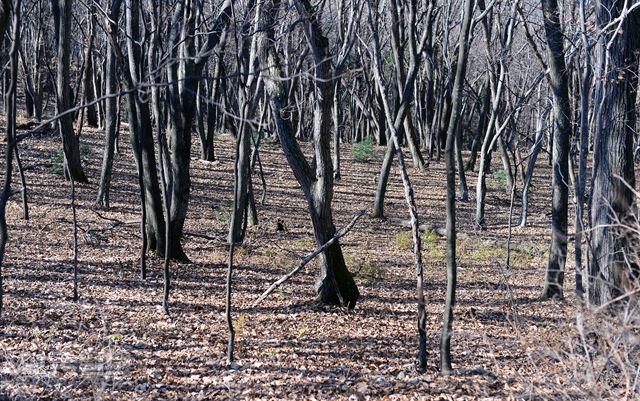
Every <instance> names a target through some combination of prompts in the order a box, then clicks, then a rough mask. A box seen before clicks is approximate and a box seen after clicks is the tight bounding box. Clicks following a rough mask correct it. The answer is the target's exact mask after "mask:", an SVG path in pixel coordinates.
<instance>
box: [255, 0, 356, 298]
mask: <svg viewBox="0 0 640 401" xmlns="http://www.w3.org/2000/svg"><path fill="white" fill-rule="evenodd" d="M263 4H264V9H265V10H264V12H263V13H262V14H261V16H260V18H259V27H260V28H261V29H258V30H257V32H260V34H259V42H258V46H257V49H260V57H259V58H260V66H261V69H262V70H264V71H266V75H265V77H264V86H265V90H266V92H267V95H268V96H269V98H270V103H271V108H272V111H273V117H274V120H275V126H276V132H277V134H278V138H279V140H280V145H281V146H282V150H283V152H284V154H285V157H286V158H287V161H288V163H289V165H290V167H291V169H292V171H293V174H294V176H295V177H296V179H297V181H298V183H299V184H300V186H301V187H302V190H303V192H304V194H305V197H306V198H307V203H308V210H309V214H310V216H311V222H312V224H313V229H314V234H315V237H316V243H317V244H318V246H321V245H323V244H324V243H325V242H327V241H329V240H330V239H331V238H333V236H334V235H335V232H336V230H335V226H334V224H333V215H332V210H331V201H332V198H333V166H332V163H331V151H330V149H331V148H330V146H331V106H332V103H333V88H334V86H333V83H332V80H331V78H332V74H331V72H332V71H331V58H329V57H327V47H328V41H327V39H326V38H325V37H324V36H323V34H322V30H321V29H320V26H319V24H318V21H316V19H315V16H314V14H313V13H312V12H311V6H310V4H309V3H308V2H307V1H305V0H301V1H300V2H296V8H297V9H298V12H299V13H300V14H301V17H302V20H303V21H304V23H303V25H304V27H305V36H306V37H307V41H308V42H309V46H310V47H311V48H312V49H313V54H314V61H315V77H316V85H317V87H318V92H319V93H318V102H317V104H316V109H315V110H314V125H313V126H314V129H313V141H314V156H315V160H316V163H315V171H314V169H313V168H312V166H311V165H310V164H309V162H308V161H307V159H306V158H305V156H304V154H303V153H302V150H301V149H300V146H299V144H298V142H297V141H296V139H295V131H294V128H293V126H292V122H291V120H290V119H285V118H284V117H283V114H282V110H283V108H284V107H285V106H286V98H287V96H286V92H285V88H284V84H283V80H282V78H281V77H280V71H282V70H281V68H280V59H279V57H278V55H277V53H276V52H275V49H274V48H273V47H272V46H268V45H266V44H265V42H268V41H271V40H273V37H274V35H275V33H274V28H273V25H274V21H275V16H276V14H277V12H278V9H279V7H280V0H265V1H264V3H263ZM319 265H320V266H319V267H320V276H319V279H318V282H317V284H316V291H317V294H318V299H319V300H320V301H321V302H324V303H342V304H343V305H346V306H348V307H349V308H354V307H355V305H356V302H357V300H358V298H359V296H360V294H359V292H358V288H357V286H356V284H355V281H354V280H353V277H352V275H351V273H350V272H349V271H348V270H347V267H346V264H345V261H344V257H343V255H342V248H341V247H340V244H339V242H338V241H336V242H335V243H334V244H333V245H331V246H330V247H329V248H327V249H326V250H325V252H324V253H323V255H321V256H320V259H319Z"/></svg>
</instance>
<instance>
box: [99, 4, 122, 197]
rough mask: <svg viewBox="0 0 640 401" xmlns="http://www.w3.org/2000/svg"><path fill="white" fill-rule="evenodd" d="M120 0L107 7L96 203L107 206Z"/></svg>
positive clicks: (114, 129) (115, 114) (115, 129)
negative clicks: (102, 131)
mask: <svg viewBox="0 0 640 401" xmlns="http://www.w3.org/2000/svg"><path fill="white" fill-rule="evenodd" d="M121 3H122V0H113V1H112V2H111V4H110V8H109V11H108V12H109V18H110V20H111V21H112V23H110V24H109V26H108V30H109V33H108V35H109V37H110V38H111V40H107V56H106V58H107V66H106V67H107V68H106V71H105V95H106V96H108V97H107V99H106V100H105V120H104V122H105V126H104V127H105V128H104V132H105V143H104V150H103V154H102V169H101V171H100V184H99V187H98V197H97V199H96V203H97V204H99V205H101V206H103V207H109V192H110V187H111V172H112V170H113V156H114V151H115V144H116V134H117V132H118V128H119V127H118V126H117V124H118V112H119V107H118V100H119V96H115V95H116V93H117V92H118V87H119V85H118V78H117V69H118V67H117V64H116V63H117V58H116V54H115V50H114V49H113V46H115V45H117V43H118V42H117V39H118V19H119V17H120V5H121Z"/></svg>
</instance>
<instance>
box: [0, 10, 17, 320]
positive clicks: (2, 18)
mask: <svg viewBox="0 0 640 401" xmlns="http://www.w3.org/2000/svg"><path fill="white" fill-rule="evenodd" d="M15 5H16V9H17V10H18V12H16V13H14V15H13V26H12V27H13V29H12V31H13V44H12V46H11V50H10V53H9V54H10V56H9V58H10V79H11V83H10V85H9V90H8V91H7V93H6V96H7V97H6V98H5V103H6V106H7V107H6V112H7V132H6V138H7V139H6V142H7V143H6V148H7V150H6V156H5V173H4V183H3V185H2V192H0V315H2V306H3V298H4V290H3V285H2V264H3V262H4V254H5V249H6V245H7V241H8V239H9V238H8V235H9V234H8V230H7V219H6V214H7V213H6V212H7V201H8V200H9V197H10V196H11V175H12V172H13V166H12V161H13V150H14V148H15V145H16V137H15V135H16V86H17V83H18V46H19V43H20V34H19V32H20V13H19V10H20V7H21V6H20V0H17V1H16V3H15ZM10 10H11V5H10V3H9V0H1V1H0V42H3V41H4V33H5V30H6V29H7V25H8V24H9V15H10ZM6 75H9V74H6Z"/></svg>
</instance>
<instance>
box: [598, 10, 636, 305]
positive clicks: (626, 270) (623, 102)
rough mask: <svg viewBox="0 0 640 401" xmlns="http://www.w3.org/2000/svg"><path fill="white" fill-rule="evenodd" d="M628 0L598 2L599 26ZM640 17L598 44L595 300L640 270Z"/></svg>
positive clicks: (629, 18)
mask: <svg viewBox="0 0 640 401" xmlns="http://www.w3.org/2000/svg"><path fill="white" fill-rule="evenodd" d="M626 4H627V3H626V2H625V1H624V0H601V1H599V2H598V3H597V7H596V9H597V21H598V26H599V27H600V28H601V29H602V28H604V27H605V26H607V24H609V23H610V22H611V21H612V20H615V19H616V18H618V17H620V16H621V12H622V11H623V7H624V5H626ZM639 19H640V16H638V12H637V11H635V12H634V13H633V14H630V15H626V16H624V15H622V21H621V22H620V23H619V25H618V23H615V27H614V28H610V29H608V30H607V31H606V32H604V33H603V34H602V35H601V36H600V37H599V40H598V45H597V49H598V65H597V71H598V75H597V76H598V78H599V79H598V80H597V82H598V86H597V92H596V97H595V99H596V122H595V137H594V152H593V160H594V161H593V173H592V181H591V196H590V197H589V203H590V205H589V208H590V211H591V215H590V229H591V251H592V258H591V259H590V266H589V301H590V302H591V303H594V304H603V303H606V302H608V301H610V300H612V299H614V298H616V297H617V296H619V295H621V294H623V293H624V292H625V291H626V290H628V288H627V286H626V285H625V283H626V282H628V281H629V280H630V279H633V278H634V277H637V274H638V266H637V265H633V264H631V265H628V264H627V263H626V261H625V259H626V255H628V254H630V252H637V249H633V250H632V249H630V248H628V244H627V243H626V240H625V235H624V234H625V228H624V226H623V225H624V224H626V223H628V221H629V218H630V217H631V216H632V215H633V212H634V211H635V207H634V206H633V199H634V198H633V192H632V188H634V187H635V173H634V167H633V135H634V127H635V125H636V110H635V99H636V94H637V84H638V77H637V72H638V58H637V55H634V52H635V51H637V50H638V49H639V47H640V46H639V45H640V43H639V36H640V32H639V31H640V28H639V27H640V21H638V20H639Z"/></svg>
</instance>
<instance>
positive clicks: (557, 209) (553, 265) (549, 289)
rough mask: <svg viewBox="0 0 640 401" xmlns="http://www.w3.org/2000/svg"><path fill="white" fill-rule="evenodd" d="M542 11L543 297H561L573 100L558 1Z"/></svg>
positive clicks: (546, 3)
mask: <svg viewBox="0 0 640 401" xmlns="http://www.w3.org/2000/svg"><path fill="white" fill-rule="evenodd" d="M542 13H543V17H544V29H545V32H546V36H547V53H548V59H549V84H550V85H551V90H552V92H553V121H554V138H553V179H552V185H553V197H552V209H551V245H550V250H549V264H548V266H547V273H546V277H545V283H544V290H543V293H542V297H543V298H556V297H558V298H562V295H563V294H562V285H563V282H564V268H565V263H566V259H567V216H568V210H569V205H568V202H569V186H568V182H569V137H570V135H571V103H570V100H569V87H568V84H567V82H568V81H569V77H568V74H567V69H566V66H565V61H564V57H565V56H564V44H563V40H564V38H563V36H562V28H561V26H560V14H559V11H558V3H557V1H556V0H542Z"/></svg>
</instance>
